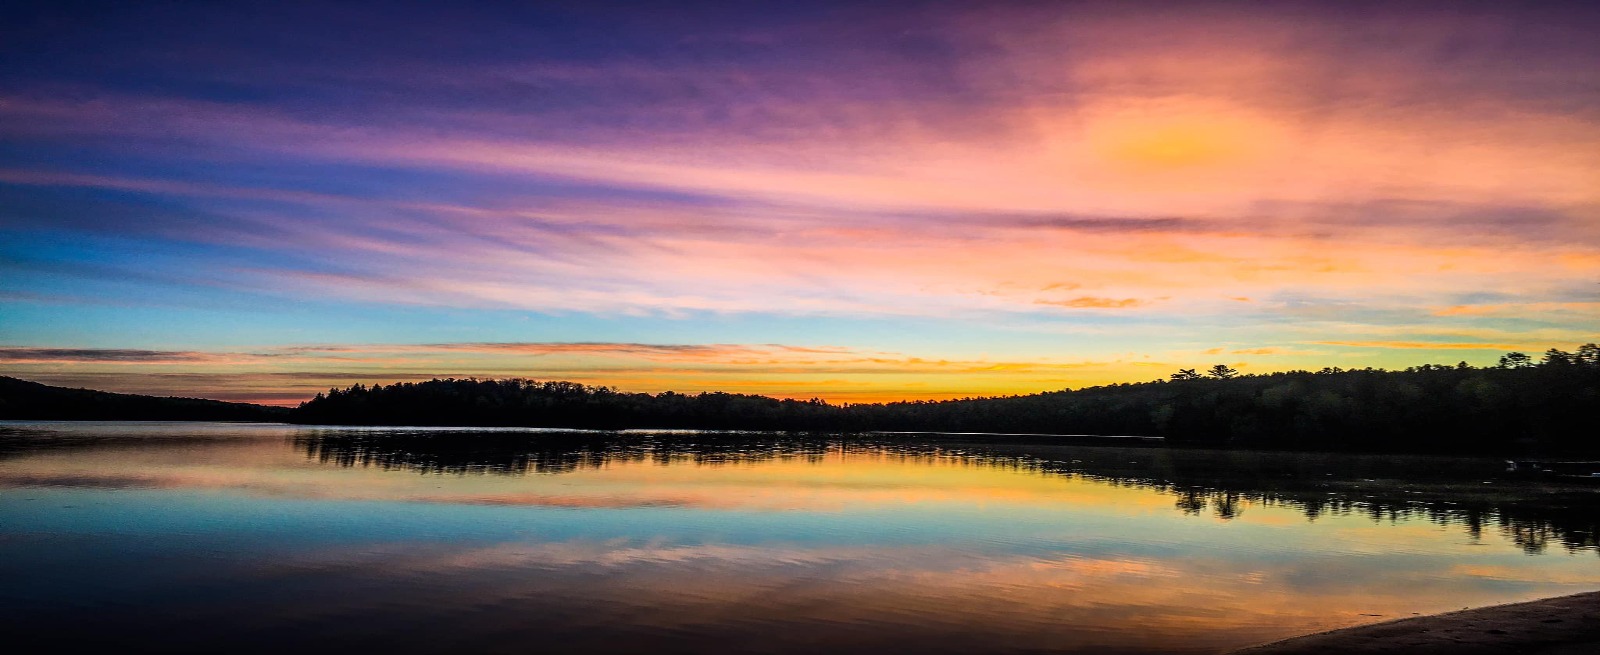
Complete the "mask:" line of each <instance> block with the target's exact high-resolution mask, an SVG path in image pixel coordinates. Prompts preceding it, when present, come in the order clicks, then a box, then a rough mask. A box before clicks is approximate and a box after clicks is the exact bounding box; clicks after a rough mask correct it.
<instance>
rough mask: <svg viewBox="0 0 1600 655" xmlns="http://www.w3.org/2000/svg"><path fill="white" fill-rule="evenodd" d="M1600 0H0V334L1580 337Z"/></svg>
mask: <svg viewBox="0 0 1600 655" xmlns="http://www.w3.org/2000/svg"><path fill="white" fill-rule="evenodd" d="M1597 33H1600V5H1595V4H1593V3H1572V4H1570V5H1569V4H1559V3H1471V2H1451V3H1420V2H1419V3H1364V2H1329V3H1293V2H1283V3H1270V4H1265V3H1217V4H1210V3H1134V2H1117V3H1097V2H1084V3H1070V2H1051V3H890V2H877V3H842V4H828V3H820V2H819V3H781V4H778V3H774V4H767V3H682V4H677V3H674V4H671V5H670V6H667V5H660V4H657V3H638V4H613V3H571V4H564V3H538V4H530V5H528V6H520V7H514V6H509V5H508V4H506V3H496V4H483V5H476V4H472V3H448V4H447V3H382V4H368V3H359V2H349V3H306V4H297V3H291V2H282V3H207V4H203V5H202V4H199V3H110V4H92V3H75V2H45V3H37V4H33V3H26V2H9V3H4V4H0V61H3V62H4V65H0V374H4V375H11V376H16V377H21V378H25V379H30V380H35V381H39V382H44V383H47V384H62V385H68V386H81V387H90V388H97V389H107V390H113V391H124V392H135V393H154V394H160V395H184V396H199V397H208V398H218V399H223V400H243V401H253V402H265V403H274V404H293V403H296V402H299V401H300V400H304V399H306V398H308V397H310V396H311V395H313V394H315V393H316V392H317V391H321V390H326V389H327V388H329V387H333V386H340V387H342V386H348V385H350V384H355V383H364V384H373V383H390V382H396V381H415V380H425V379H428V378H431V377H436V376H456V377H464V376H478V377H531V378H536V379H563V380H573V381H578V382H583V383H587V384H600V385H608V386H614V387H617V388H620V389H622V390H625V391H644V392H658V391H663V390H669V389H670V390H676V391H680V392H696V391H729V392H739V393H759V394H765V395H772V396H779V397H795V398H812V397H820V398H824V399H827V400H830V401H836V402H868V401H881V400H900V399H937V398H952V397H967V396H981V395H999V394H1015V393H1032V392H1037V391H1044V390H1055V389H1063V388H1080V387H1084V386H1092V385H1100V384H1108V383H1118V382H1136V381H1145V380H1152V379H1158V378H1162V377H1165V376H1166V375H1167V374H1169V373H1171V372H1173V371H1175V370H1177V369H1178V368H1205V367H1208V366H1210V365H1212V364H1216V363H1226V364H1229V365H1231V366H1234V367H1236V368H1238V369H1240V370H1241V371H1243V372H1246V373H1263V372H1270V371H1281V370H1291V369H1312V370H1315V369H1320V368H1322V367H1324V366H1338V367H1343V368H1352V367H1366V366H1374V367H1384V368H1402V367H1405V366H1410V365H1415V364H1422V363H1446V364H1454V363H1456V362H1458V361H1466V362H1468V363H1471V364H1475V365H1487V364H1491V363H1493V362H1494V361H1495V360H1497V359H1498V358H1499V356H1500V355H1501V354H1503V353H1504V352H1506V351H1510V350H1521V351H1525V352H1533V353H1538V352H1542V351H1543V350H1545V349H1547V348H1551V347H1559V348H1564V349H1571V348H1573V347H1575V346H1576V345H1578V344H1580V343H1584V342H1589V341H1595V340H1597V339H1600V336H1597V335H1596V333H1597V332H1600V329H1596V326H1600V39H1597V38H1595V36H1594V35H1595V34H1597Z"/></svg>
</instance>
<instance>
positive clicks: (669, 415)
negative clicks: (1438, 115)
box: [288, 343, 1600, 454]
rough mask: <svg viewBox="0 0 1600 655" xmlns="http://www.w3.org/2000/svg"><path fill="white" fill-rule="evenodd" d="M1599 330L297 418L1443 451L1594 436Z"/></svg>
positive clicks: (526, 398)
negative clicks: (1055, 376) (1195, 360)
mask: <svg viewBox="0 0 1600 655" xmlns="http://www.w3.org/2000/svg"><path fill="white" fill-rule="evenodd" d="M1597 416H1600V346H1596V345H1595V344H1592V343H1591V344H1584V345H1583V346H1580V347H1579V348H1577V350H1576V351H1573V352H1566V351H1562V350H1558V349H1551V350H1549V351H1547V352H1546V353H1544V355H1543V356H1542V357H1541V358H1539V359H1535V358H1533V357H1531V356H1528V355H1526V354H1524V353H1507V354H1506V355H1505V356H1504V357H1502V358H1501V359H1500V363H1499V365H1497V366H1491V367H1474V366H1469V365H1468V364H1466V363H1465V362H1462V363H1459V364H1456V365H1423V366H1414V367H1411V368H1407V369H1405V370H1400V371H1391V370H1383V369H1375V368H1363V369H1349V370H1347V369H1341V368H1336V367H1328V368H1323V369H1321V370H1319V371H1304V370H1300V371H1286V372H1279V373H1267V374H1259V375H1248V374H1240V373H1239V372H1238V371H1236V370H1234V369H1232V368H1230V367H1228V366H1226V365H1221V364H1219V365H1217V366H1213V367H1211V368H1210V369H1208V370H1206V371H1205V372H1203V373H1201V372H1198V371H1196V370H1194V369H1182V370H1179V371H1178V372H1177V373H1174V374H1172V375H1171V376H1169V377H1168V378H1167V379H1164V380H1156V381H1151V382H1142V383H1126V384H1114V385H1107V386H1099V387H1089V388H1084V389H1078V390H1064V391H1052V392H1045V393H1038V394H1029V395H1019V396H1004V397H985V398H965V399H959V400H945V401H909V402H892V403H863V404H831V403H827V402H823V401H821V400H817V399H812V400H791V399H776V398H769V397H765V396H756V395H746V394H732V393H721V392H708V393H699V394H681V393H674V392H670V391H668V392H663V393H659V394H648V393H627V392H621V391H618V390H616V389H613V388H611V387H604V386H589V385H583V384H578V383H574V382H559V381H544V382H542V381H534V380H526V379H505V380H485V379H475V378H468V379H453V378H452V379H435V380H430V381H427V382H418V383H409V382H407V383H396V384H391V385H373V386H366V385H360V384H357V385H354V386H351V387H349V388H346V389H332V390H329V392H328V393H326V394H318V395H317V397H315V398H313V399H312V400H310V401H307V402H305V403H302V404H301V405H300V406H299V407H298V408H296V409H294V410H293V411H292V412H290V414H289V419H288V420H290V421H292V422H296V423H306V424H342V425H358V424H367V425H419V426H427V425H474V426H533V427H564V428H594V429H622V428H699V429H734V430H780V431H831V432H857V431H878V430H881V431H929V432H1029V433H1052V434H1119V435H1142V436H1160V437H1165V438H1166V439H1167V442H1168V443H1169V444H1172V445H1177V446H1195V447H1224V448H1264V449H1286V450H1352V451H1379V452H1382V451H1406V452H1441V453H1445V452H1447V453H1493V454H1514V453H1576V452H1600V437H1596V435H1600V430H1597V429H1596V428H1597V427H1600V426H1597V420H1596V419H1597Z"/></svg>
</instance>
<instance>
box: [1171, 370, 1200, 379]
mask: <svg viewBox="0 0 1600 655" xmlns="http://www.w3.org/2000/svg"><path fill="white" fill-rule="evenodd" d="M1169 377H1171V378H1172V379H1174V380H1204V379H1205V377H1206V376H1204V375H1201V374H1199V373H1196V372H1195V370H1194V369H1192V368H1180V369H1178V372H1177V373H1173V374H1172V375H1171V376H1169Z"/></svg>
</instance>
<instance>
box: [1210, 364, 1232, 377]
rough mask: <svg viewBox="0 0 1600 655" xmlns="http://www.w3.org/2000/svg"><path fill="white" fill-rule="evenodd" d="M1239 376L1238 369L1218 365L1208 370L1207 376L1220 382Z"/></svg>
mask: <svg viewBox="0 0 1600 655" xmlns="http://www.w3.org/2000/svg"><path fill="white" fill-rule="evenodd" d="M1238 374H1239V371H1238V370H1237V369H1234V368H1232V367H1229V366H1228V365H1227V364H1217V365H1216V366H1213V367H1211V368H1208V369H1206V375H1208V376H1210V377H1212V378H1215V379H1218V380H1227V379H1229V378H1232V377H1234V376H1236V375H1238Z"/></svg>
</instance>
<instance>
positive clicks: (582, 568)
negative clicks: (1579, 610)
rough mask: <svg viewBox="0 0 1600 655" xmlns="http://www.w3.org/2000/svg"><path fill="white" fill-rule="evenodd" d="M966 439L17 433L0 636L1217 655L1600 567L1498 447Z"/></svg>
mask: <svg viewBox="0 0 1600 655" xmlns="http://www.w3.org/2000/svg"><path fill="white" fill-rule="evenodd" d="M957 439H958V438H957V437H945V438H932V437H929V438H924V439H918V438H915V437H897V438H895V439H893V440H890V439H886V438H876V439H875V438H843V437H837V438H829V437H784V436H773V435H766V436H763V435H716V434H703V433H692V432H664V433H621V434H573V433H557V432H548V431H515V430H509V431H508V430H490V431H486V430H461V431H438V430H410V431H408V430H397V429H391V428H384V429H325V428H324V429H318V428H306V427H293V426H281V425H238V424H162V423H84V424H63V423H0V580H3V581H4V583H3V587H0V634H8V635H13V637H14V638H41V639H50V640H52V641H50V642H42V643H50V644H53V645H55V646H56V647H64V646H67V645H78V644H82V643H85V642H117V643H131V644H133V645H134V646H135V648H136V649H138V650H165V651H172V650H214V649H219V648H226V649H229V650H234V651H271V650H280V649H284V648H291V649H299V650H302V651H305V650H313V651H323V650H336V649H337V650H343V651H348V650H349V649H351V648H368V649H379V648H381V649H383V650H387V651H391V652H396V651H398V652H413V651H426V652H441V651H461V650H471V651H494V652H501V651H504V652H528V651H532V652H599V651H624V652H636V651H645V650H648V651H652V652H710V651H716V652H760V653H765V652H815V651H819V650H823V649H826V650H829V651H833V652H880V653H881V652H908V651H918V652H927V653H939V652H985V653H996V652H1037V651H1053V652H1097V653H1108V652H1130V653H1135V652H1162V653H1183V652H1195V653H1211V652H1219V651H1223V650H1227V649H1229V648H1232V647H1238V646H1243V645H1248V644H1251V643H1254V642H1260V641H1265V640H1271V639H1275V638H1279V637H1285V636H1290V635H1294V634H1299V633H1304V632H1309V631H1314V630H1321V629H1327V628H1333V627H1339V626H1346V625H1352V624H1357V623H1363V622H1370V621H1378V620H1384V619H1388V618H1396V617H1404V616H1410V615H1412V614H1413V613H1430V612H1437V611H1441V610H1450V609H1460V608H1462V607H1466V606H1480V605H1485V604H1492V603H1500V602H1509V601H1516V600H1525V599H1532V598H1537V597H1542V596H1549V595H1556V594H1565V593H1574V592H1578V591H1587V590H1593V589H1597V588H1600V556H1597V551H1596V546H1595V523H1596V517H1600V511H1597V510H1600V488H1597V487H1561V486H1548V485H1536V484H1533V483H1528V482H1521V481H1516V480H1511V479H1504V478H1503V477H1501V474H1500V473H1499V469H1500V468H1501V465H1500V464H1499V463H1498V462H1495V461H1485V460H1464V459H1438V458H1434V459H1427V458H1402V459H1396V458H1378V457H1353V456H1331V455H1273V454H1262V453H1237V452H1235V453H1220V452H1206V451H1199V452H1193V451H1191V452H1183V451H1169V450H1162V449H1151V448H1108V447H1087V446H1060V445H1055V446H1052V445H1040V444H1031V445H1030V444H999V443H982V442H979V441H978V440H977V439H975V438H973V437H962V438H959V439H965V441H958V440H957Z"/></svg>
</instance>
